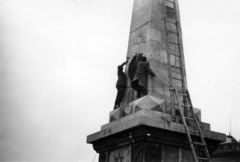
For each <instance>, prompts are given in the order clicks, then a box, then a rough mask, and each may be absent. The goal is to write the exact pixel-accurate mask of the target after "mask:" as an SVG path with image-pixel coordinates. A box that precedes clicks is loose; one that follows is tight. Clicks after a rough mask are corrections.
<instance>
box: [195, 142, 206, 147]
mask: <svg viewBox="0 0 240 162" xmlns="http://www.w3.org/2000/svg"><path fill="white" fill-rule="evenodd" d="M192 144H194V145H198V146H206V145H205V144H204V143H198V142H192Z"/></svg>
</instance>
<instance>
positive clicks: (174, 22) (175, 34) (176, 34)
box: [163, 0, 187, 116]
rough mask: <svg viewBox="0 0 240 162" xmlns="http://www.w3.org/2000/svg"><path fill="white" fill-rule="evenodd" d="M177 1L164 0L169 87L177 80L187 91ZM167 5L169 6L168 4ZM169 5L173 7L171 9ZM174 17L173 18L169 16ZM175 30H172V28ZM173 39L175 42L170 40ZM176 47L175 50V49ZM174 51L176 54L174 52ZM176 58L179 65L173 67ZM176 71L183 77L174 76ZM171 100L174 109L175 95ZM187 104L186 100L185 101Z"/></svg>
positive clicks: (171, 95) (173, 112)
mask: <svg viewBox="0 0 240 162" xmlns="http://www.w3.org/2000/svg"><path fill="white" fill-rule="evenodd" d="M175 1H176V0H163V7H164V16H163V20H164V26H165V38H166V52H167V57H168V74H169V85H170V86H171V87H174V85H173V80H177V81H180V82H181V87H182V90H185V89H186V88H187V87H186V79H185V71H184V62H183V60H184V56H183V46H182V37H181V24H180V18H179V11H178V9H177V8H178V7H177V4H176V2H175ZM166 3H167V4H166ZM169 5H170V6H171V7H169ZM169 15H172V16H169ZM172 26H174V27H173V29H171V27H172ZM170 38H173V40H170ZM173 47H174V48H173ZM171 49H174V52H173V50H171ZM172 57H174V58H175V60H179V65H175V64H176V62H175V64H174V65H172V63H171V58H172ZM174 69H176V70H177V71H180V74H181V77H180V78H179V77H176V76H173V70H174ZM170 100H171V103H172V107H173V106H174V105H173V104H174V102H173V100H174V99H173V94H172V93H170ZM184 102H185V100H184ZM172 115H173V116H175V111H174V109H172Z"/></svg>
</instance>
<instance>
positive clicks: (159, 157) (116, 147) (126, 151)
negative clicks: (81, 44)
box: [87, 109, 226, 162]
mask: <svg viewBox="0 0 240 162" xmlns="http://www.w3.org/2000/svg"><path fill="white" fill-rule="evenodd" d="M115 111H117V110H115ZM200 125H201V129H202V133H203V136H204V138H205V142H206V143H207V146H208V149H209V153H210V154H211V153H213V152H214V151H215V150H216V149H217V148H218V144H219V143H220V142H223V141H225V138H226V136H225V134H222V133H217V132H213V131H211V130H210V125H209V124H207V123H202V122H200ZM189 127H192V129H196V128H194V126H189ZM191 135H193V136H198V135H197V134H195V133H194V132H193V133H192V134H191ZM87 143H89V144H93V148H94V150H95V151H96V152H98V153H99V154H100V156H99V162H120V161H121V162H179V161H181V162H193V161H194V159H193V155H192V152H191V149H190V145H189V142H188V138H187V135H186V133H185V129H184V126H183V124H181V123H177V122H173V120H172V116H171V115H170V114H166V113H162V112H158V111H153V110H147V109H143V110H139V111H137V112H135V113H133V114H130V115H127V116H125V117H122V118H119V119H117V120H115V121H112V122H110V123H108V124H106V125H103V126H102V127H101V131H99V132H96V133H94V134H92V135H89V136H88V137H87ZM202 151H203V150H201V149H199V150H198V153H199V154H201V152H202Z"/></svg>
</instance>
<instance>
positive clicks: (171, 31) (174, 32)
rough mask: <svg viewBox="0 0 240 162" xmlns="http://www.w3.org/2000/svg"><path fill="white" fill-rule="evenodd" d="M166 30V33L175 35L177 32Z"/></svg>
mask: <svg viewBox="0 0 240 162" xmlns="http://www.w3.org/2000/svg"><path fill="white" fill-rule="evenodd" d="M167 32H168V33H172V34H176V35H178V33H176V32H173V31H171V30H168V31H167Z"/></svg>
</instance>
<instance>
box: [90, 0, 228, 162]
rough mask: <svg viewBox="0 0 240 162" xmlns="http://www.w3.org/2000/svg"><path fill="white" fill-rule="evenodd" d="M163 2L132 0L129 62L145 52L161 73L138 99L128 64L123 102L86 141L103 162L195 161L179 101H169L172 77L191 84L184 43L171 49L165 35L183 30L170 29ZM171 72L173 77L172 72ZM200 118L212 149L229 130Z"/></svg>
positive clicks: (180, 84) (184, 84)
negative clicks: (212, 127) (217, 128)
mask: <svg viewBox="0 0 240 162" xmlns="http://www.w3.org/2000/svg"><path fill="white" fill-rule="evenodd" d="M169 1H173V0H169ZM176 2H177V0H176ZM162 3H163V0H134V8H133V14H132V24H131V29H130V36H129V46H128V54H127V57H130V60H129V62H130V61H131V59H132V58H133V57H134V55H135V53H143V55H144V56H146V57H147V58H148V62H149V63H150V67H151V69H152V70H153V72H154V73H155V74H156V76H157V77H156V78H152V77H148V96H145V97H143V98H140V99H137V98H136V92H135V91H134V90H133V89H132V88H131V81H130V78H129V77H128V65H126V74H127V90H126V93H125V96H124V99H123V101H122V107H120V108H119V109H116V110H114V111H112V112H110V123H108V124H106V125H103V126H102V127H101V130H100V131H99V132H96V133H94V134H91V135H89V136H88V137H87V143H91V144H93V148H94V150H95V151H96V152H98V153H99V154H100V156H99V161H100V162H119V161H124V162H180V161H181V162H192V161H193V158H192V152H191V149H190V146H189V142H188V138H187V135H186V132H185V129H184V126H183V124H182V119H181V118H180V114H179V111H178V110H177V107H176V106H170V105H174V103H172V104H170V103H171V94H170V90H169V84H170V82H172V83H173V85H172V86H173V87H176V88H179V89H180V90H181V89H183V88H187V82H186V71H185V63H184V55H182V60H180V59H179V55H180V53H182V54H183V51H182V48H179V47H178V46H177V45H174V44H172V45H170V47H169V48H170V49H169V51H168V52H169V53H167V45H166V39H168V40H169V41H171V42H174V43H181V42H182V41H181V34H180V36H179V38H180V39H177V37H176V36H175V35H173V34H171V33H168V34H166V31H165V25H164V21H163V18H164V11H163V5H162ZM166 5H167V6H168V9H169V10H171V9H172V8H173V5H172V3H170V2H167V3H166ZM167 17H168V18H169V19H170V21H172V22H176V20H175V18H174V16H173V14H172V12H167ZM180 26H181V25H180ZM166 28H167V30H169V31H171V32H176V31H177V30H178V29H177V28H176V25H174V24H173V23H167V24H166ZM178 41H180V42H178ZM181 51H182V52H181ZM170 53H171V54H170ZM180 66H181V68H182V69H183V70H182V71H180V68H179V67H180ZM169 67H171V71H170V70H169ZM170 72H171V75H172V77H173V78H174V79H173V78H170V77H169V76H170V74H169V73H170ZM171 79H172V80H171ZM182 79H183V80H182ZM180 102H181V103H182V102H183V97H180ZM174 112H175V113H176V116H174V117H178V118H176V120H174V121H173V118H172V115H171V114H172V113H174ZM194 113H195V114H196V115H197V117H198V118H199V120H200V121H201V111H200V110H199V109H194ZM184 114H185V115H186V116H187V117H192V115H193V114H191V113H189V111H188V110H186V109H185V110H184ZM199 123H200V127H201V130H202V133H203V136H204V138H205V141H206V143H207V146H208V150H209V152H210V154H212V153H213V152H214V151H215V150H216V149H217V147H218V144H219V143H220V142H223V141H225V134H222V133H217V132H213V131H211V130H210V124H207V123H203V122H199ZM188 127H189V129H191V130H196V125H195V123H194V122H193V121H188ZM190 133H191V136H192V137H193V138H195V139H196V138H199V135H198V134H197V133H194V132H190ZM197 152H198V153H200V154H201V149H199V148H197Z"/></svg>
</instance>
